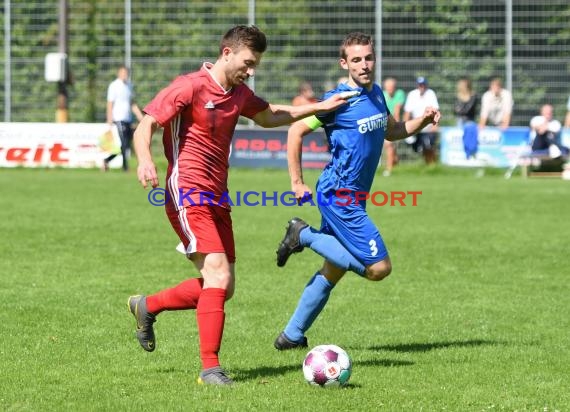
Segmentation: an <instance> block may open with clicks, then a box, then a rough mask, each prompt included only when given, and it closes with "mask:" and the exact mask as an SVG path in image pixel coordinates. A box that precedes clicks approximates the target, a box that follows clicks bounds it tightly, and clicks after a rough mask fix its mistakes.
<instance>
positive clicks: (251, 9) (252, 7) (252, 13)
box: [247, 0, 255, 92]
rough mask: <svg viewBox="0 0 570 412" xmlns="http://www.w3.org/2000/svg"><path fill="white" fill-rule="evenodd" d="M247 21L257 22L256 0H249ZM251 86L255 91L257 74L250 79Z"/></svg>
mask: <svg viewBox="0 0 570 412" xmlns="http://www.w3.org/2000/svg"><path fill="white" fill-rule="evenodd" d="M247 22H248V24H249V25H250V26H251V25H254V24H255V0H249V3H248V10H247ZM249 87H251V90H253V91H254V92H255V76H254V77H252V78H251V79H249Z"/></svg>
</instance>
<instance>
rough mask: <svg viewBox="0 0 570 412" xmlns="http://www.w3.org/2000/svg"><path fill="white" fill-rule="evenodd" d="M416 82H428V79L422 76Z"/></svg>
mask: <svg viewBox="0 0 570 412" xmlns="http://www.w3.org/2000/svg"><path fill="white" fill-rule="evenodd" d="M416 83H417V84H428V81H427V79H426V78H425V77H422V76H420V77H418V78H417V79H416Z"/></svg>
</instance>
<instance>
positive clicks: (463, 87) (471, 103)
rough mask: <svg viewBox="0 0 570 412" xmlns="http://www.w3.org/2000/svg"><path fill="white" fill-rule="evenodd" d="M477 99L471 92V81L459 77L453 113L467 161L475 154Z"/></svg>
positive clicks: (476, 144) (476, 143)
mask: <svg viewBox="0 0 570 412" xmlns="http://www.w3.org/2000/svg"><path fill="white" fill-rule="evenodd" d="M477 103H478V97H477V95H476V94H475V93H474V92H473V87H472V84H471V79H470V78H468V77H461V78H459V80H458V81H457V85H456V95H455V105H454V106H453V111H454V112H455V116H456V117H457V127H460V128H462V129H463V149H464V150H465V156H466V157H467V159H471V158H475V155H476V154H477V146H478V142H477V134H478V133H477V124H476V123H475V113H476V111H477Z"/></svg>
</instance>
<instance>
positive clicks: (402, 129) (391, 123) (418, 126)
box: [386, 107, 441, 142]
mask: <svg viewBox="0 0 570 412" xmlns="http://www.w3.org/2000/svg"><path fill="white" fill-rule="evenodd" d="M440 118H441V113H440V112H439V109H436V108H435V107H427V108H426V109H425V111H424V115H423V116H422V117H417V118H415V119H410V120H406V121H404V122H397V121H396V120H395V119H394V117H393V116H392V115H390V117H388V128H387V129H386V140H389V141H391V142H393V141H395V140H401V139H405V138H406V137H408V136H412V135H414V134H416V133H418V132H419V131H420V130H422V129H423V128H424V127H426V126H427V125H428V124H433V125H436V126H437V125H438V124H439V119H440Z"/></svg>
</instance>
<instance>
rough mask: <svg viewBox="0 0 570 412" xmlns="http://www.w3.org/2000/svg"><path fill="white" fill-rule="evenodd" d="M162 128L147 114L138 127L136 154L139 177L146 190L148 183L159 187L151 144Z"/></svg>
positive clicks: (135, 139) (136, 132)
mask: <svg viewBox="0 0 570 412" xmlns="http://www.w3.org/2000/svg"><path fill="white" fill-rule="evenodd" d="M159 127H160V125H159V124H158V122H157V121H156V119H155V118H154V117H152V116H150V115H148V114H145V115H144V116H143V118H142V120H141V121H140V123H139V125H138V126H137V128H136V130H135V134H134V139H133V140H134V146H135V153H136V154H137V160H138V163H139V165H138V167H137V177H138V179H139V182H141V184H142V186H143V187H144V188H145V189H146V187H147V183H150V185H151V186H152V187H157V186H158V175H157V173H156V166H155V165H154V162H153V160H152V154H151V151H150V143H151V141H152V135H153V133H154V132H155V131H156V130H157V129H158V128H159Z"/></svg>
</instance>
